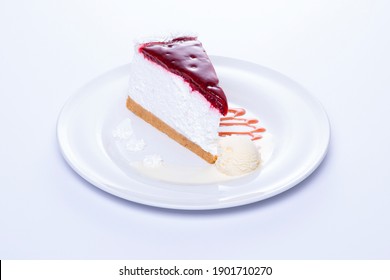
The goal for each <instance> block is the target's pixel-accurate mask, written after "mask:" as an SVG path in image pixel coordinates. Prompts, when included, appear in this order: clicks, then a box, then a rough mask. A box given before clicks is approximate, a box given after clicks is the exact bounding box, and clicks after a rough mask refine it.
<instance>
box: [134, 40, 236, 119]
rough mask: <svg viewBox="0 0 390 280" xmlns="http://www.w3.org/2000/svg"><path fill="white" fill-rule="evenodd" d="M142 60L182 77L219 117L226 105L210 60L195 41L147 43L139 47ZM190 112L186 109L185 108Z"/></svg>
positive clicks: (224, 113) (224, 110) (224, 112)
mask: <svg viewBox="0 0 390 280" xmlns="http://www.w3.org/2000/svg"><path fill="white" fill-rule="evenodd" d="M139 52H140V53H142V54H143V55H144V57H145V58H147V59H149V60H151V61H153V62H155V63H157V64H158V65H161V66H162V67H164V68H165V69H167V70H168V71H170V72H172V73H174V74H176V75H179V76H181V77H183V79H184V80H185V81H186V82H187V83H189V85H190V86H191V88H192V89H193V90H196V91H198V92H200V93H201V94H202V95H203V96H204V97H205V98H206V99H207V100H208V101H209V102H210V104H211V105H212V106H213V107H214V108H216V109H218V110H219V111H220V113H221V114H222V115H226V114H227V112H228V103H227V99H226V96H225V93H224V92H223V90H222V88H221V87H219V85H218V84H219V80H218V77H217V74H216V72H215V69H214V67H213V65H212V64H211V61H210V58H209V57H208V56H207V54H206V52H205V50H204V49H203V47H202V44H201V43H200V42H199V41H198V40H197V39H196V38H195V37H179V38H175V39H173V40H170V41H166V42H149V43H145V44H142V45H141V46H140V47H139ZM189 109H190V108H189Z"/></svg>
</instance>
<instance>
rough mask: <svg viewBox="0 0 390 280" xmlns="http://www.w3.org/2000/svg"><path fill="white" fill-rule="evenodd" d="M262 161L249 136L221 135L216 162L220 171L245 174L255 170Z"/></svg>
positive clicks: (233, 174) (234, 174) (229, 173)
mask: <svg viewBox="0 0 390 280" xmlns="http://www.w3.org/2000/svg"><path fill="white" fill-rule="evenodd" d="M260 161H261V159H260V153H259V150H258V149H257V147H256V146H255V144H254V143H253V141H251V140H250V139H249V138H248V137H245V136H228V137H221V139H220V141H219V144H218V159H217V161H216V163H215V165H216V167H217V169H218V170H219V171H220V172H222V173H224V174H227V175H230V176H237V175H243V174H246V173H249V172H251V171H253V170H255V169H256V168H257V167H258V166H259V165H260Z"/></svg>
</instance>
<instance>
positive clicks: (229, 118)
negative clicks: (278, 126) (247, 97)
mask: <svg viewBox="0 0 390 280" xmlns="http://www.w3.org/2000/svg"><path fill="white" fill-rule="evenodd" d="M245 114H246V111H245V109H244V108H230V109H229V110H228V114H227V115H226V117H222V118H221V122H220V123H219V126H246V127H249V128H251V130H248V131H221V132H219V136H230V135H248V136H250V137H251V140H252V141H255V140H259V139H261V138H262V135H261V133H262V132H264V131H265V128H264V127H260V126H258V125H257V124H258V123H259V120H258V119H253V118H252V119H248V118H244V117H243V116H244V115H245Z"/></svg>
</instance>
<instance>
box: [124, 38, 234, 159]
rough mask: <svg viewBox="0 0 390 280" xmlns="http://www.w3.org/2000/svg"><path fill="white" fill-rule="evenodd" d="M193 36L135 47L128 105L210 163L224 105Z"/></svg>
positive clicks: (219, 89)
mask: <svg viewBox="0 0 390 280" xmlns="http://www.w3.org/2000/svg"><path fill="white" fill-rule="evenodd" d="M218 83H219V80H218V77H217V74H216V72H215V69H214V67H213V65H212V63H211V61H210V59H209V57H208V56H207V54H206V52H205V50H204V49H203V46H202V44H201V43H200V42H199V41H198V40H197V38H196V37H178V38H174V39H171V40H167V41H153V42H147V43H143V44H139V45H137V46H136V50H135V54H134V57H133V61H132V63H131V72H130V80H129V91H128V98H127V104H126V105H127V108H128V109H129V110H130V111H132V112H133V113H134V114H136V115H137V116H139V117H140V118H142V119H143V120H145V121H146V122H148V123H149V124H151V125H152V126H154V127H155V128H157V129H159V130H160V131H162V132H164V133H165V134H166V135H168V136H169V137H171V138H172V139H173V140H175V141H176V142H178V143H180V144H181V145H183V146H184V147H186V148H187V149H189V150H191V151H192V152H194V153H195V154H197V155H198V156H200V157H201V158H203V159H204V160H206V161H207V162H209V163H214V162H215V161H216V159H217V156H216V155H217V143H218V137H219V136H218V129H219V123H220V118H221V116H224V115H226V114H227V112H228V103H227V100H226V96H225V94H224V91H223V90H222V88H221V87H220V86H219V85H218Z"/></svg>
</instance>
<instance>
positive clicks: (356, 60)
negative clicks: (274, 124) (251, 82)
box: [0, 0, 390, 259]
mask: <svg viewBox="0 0 390 280" xmlns="http://www.w3.org/2000/svg"><path fill="white" fill-rule="evenodd" d="M389 30H390V2H388V1H385V0H382V1H379V0H378V1H368V0H367V1H353V0H351V1H347V0H338V1H336V0H335V1H325V0H324V1H318V0H317V1H316V0H306V1H304V0H301V1H287V0H285V1H282V0H276V1H247V0H240V1H227V0H225V1H199V0H198V1H147V0H144V1H124V0H123V1H119V0H116V1H115V0H114V1H92V0H91V1H78V0H69V1H44V0H37V1H10V0H1V1H0V94H1V97H2V102H1V103H0V127H1V146H0V179H1V181H0V182H1V183H0V227H1V228H0V258H1V259H389V258H390V238H389V236H390V218H389V213H390V201H389V200H390V172H389V164H388V162H387V159H388V158H389V156H390V148H389V141H390V132H389V125H388V121H389V120H390V112H389V105H390V98H389V91H390V82H389V80H390V68H389V65H390V54H389V50H390V36H389ZM167 32H174V33H177V32H191V33H196V34H198V35H199V39H200V40H201V41H202V42H203V45H204V46H205V48H206V49H207V51H208V53H209V54H215V55H222V56H228V57H234V58H238V59H242V60H248V61H252V62H254V63H257V64H260V65H263V66H266V67H269V68H272V69H274V70H277V71H279V72H281V73H283V74H285V75H287V76H289V77H291V78H292V79H294V80H295V81H297V82H299V83H300V84H302V85H303V86H304V87H306V88H307V89H309V90H310V91H311V92H312V94H313V95H314V96H315V97H317V98H318V99H319V100H320V101H321V102H322V103H323V105H324V107H325V109H326V111H327V113H328V115H329V118H330V122H331V126H332V139H331V144H330V149H329V153H328V155H327V157H326V159H325V160H324V162H323V164H322V165H321V166H320V167H319V168H318V170H317V171H316V172H315V173H314V174H313V175H312V176H310V177H309V178H308V179H307V180H305V181H304V182H303V183H301V184H299V185H298V186H296V187H294V188H293V189H291V190H289V191H287V192H285V193H283V194H281V195H278V196H276V197H274V198H271V199H268V200H265V201H262V202H259V203H255V204H252V205H248V206H243V207H237V208H232V209H226V210H217V211H200V212H191V211H175V210H164V209H158V208H153V207H148V206H142V205H138V204H135V203H132V202H128V201H125V200H122V199H120V198H116V197H114V196H112V195H109V194H106V193H104V192H103V191H101V190H99V189H97V188H95V187H94V186H92V185H91V184H89V183H87V182H86V181H85V180H83V179H82V178H80V177H79V176H78V175H77V174H76V173H75V172H74V171H73V170H72V169H71V168H70V167H69V166H68V165H67V164H66V162H65V161H64V159H63V158H62V156H61V153H60V150H59V147H58V144H57V140H56V120H57V117H58V114H59V112H60V109H61V107H62V106H63V104H64V102H65V101H66V100H67V99H68V98H69V97H70V96H71V95H72V94H73V93H74V92H75V91H76V90H77V89H78V88H79V87H81V86H82V85H83V84H85V83H86V82H88V81H89V80H90V79H92V78H94V77H95V76H97V75H99V74H102V73H104V72H106V71H108V70H110V69H112V68H115V67H117V66H120V65H123V64H126V63H128V62H129V61H130V59H131V56H132V53H133V42H134V40H135V39H136V38H139V37H147V36H154V35H159V34H162V33H164V34H166V33H167Z"/></svg>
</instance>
